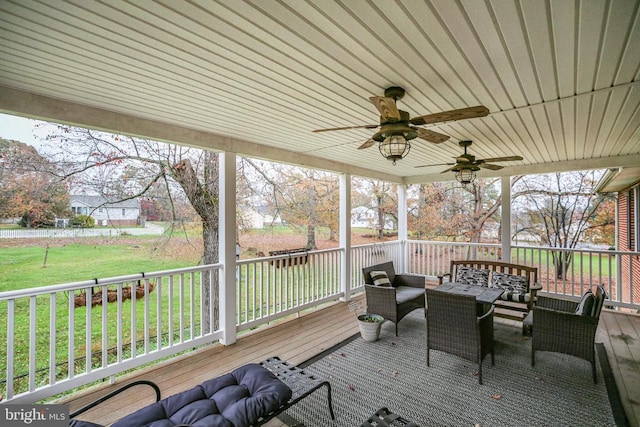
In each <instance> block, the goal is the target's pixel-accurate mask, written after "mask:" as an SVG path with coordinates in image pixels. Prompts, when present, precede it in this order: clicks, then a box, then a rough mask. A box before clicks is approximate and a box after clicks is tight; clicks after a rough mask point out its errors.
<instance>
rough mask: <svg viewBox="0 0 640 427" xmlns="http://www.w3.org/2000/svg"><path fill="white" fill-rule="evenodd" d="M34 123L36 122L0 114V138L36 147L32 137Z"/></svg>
mask: <svg viewBox="0 0 640 427" xmlns="http://www.w3.org/2000/svg"><path fill="white" fill-rule="evenodd" d="M36 122H37V121H36V120H32V119H25V118H23V117H19V116H11V115H8V114H0V138H4V139H12V140H15V141H19V142H24V143H25V144H29V145H36V140H35V138H34V137H33V126H34V125H35V124H36Z"/></svg>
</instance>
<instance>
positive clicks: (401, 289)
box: [396, 286, 424, 304]
mask: <svg viewBox="0 0 640 427" xmlns="http://www.w3.org/2000/svg"><path fill="white" fill-rule="evenodd" d="M420 296H422V297H424V289H420V288H412V287H411V286H398V287H397V288H396V303H398V304H402V303H404V302H407V301H411V300H412V299H414V298H417V297H420Z"/></svg>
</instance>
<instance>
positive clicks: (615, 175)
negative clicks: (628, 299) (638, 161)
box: [596, 167, 640, 303]
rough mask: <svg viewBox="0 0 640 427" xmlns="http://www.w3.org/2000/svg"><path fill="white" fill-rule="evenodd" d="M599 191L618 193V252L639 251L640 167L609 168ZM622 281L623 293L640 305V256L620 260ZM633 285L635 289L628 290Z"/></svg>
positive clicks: (620, 277)
mask: <svg viewBox="0 0 640 427" xmlns="http://www.w3.org/2000/svg"><path fill="white" fill-rule="evenodd" d="M596 191H597V192H599V193H616V248H615V249H616V250H617V251H621V252H640V167H631V168H620V169H610V170H609V171H607V173H606V174H605V175H604V176H603V177H602V179H601V180H600V182H599V183H598V186H597V188H596ZM620 264H621V265H619V280H620V283H621V284H622V292H625V293H626V295H629V292H630V291H631V292H632V293H633V299H634V301H633V302H634V303H638V302H640V257H636V256H633V257H621V260H620ZM630 286H632V287H633V289H629V287H630Z"/></svg>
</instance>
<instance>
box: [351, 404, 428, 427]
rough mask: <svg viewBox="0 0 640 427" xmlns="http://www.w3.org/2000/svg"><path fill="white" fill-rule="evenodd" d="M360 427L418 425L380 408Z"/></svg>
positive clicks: (404, 426)
mask: <svg viewBox="0 0 640 427" xmlns="http://www.w3.org/2000/svg"><path fill="white" fill-rule="evenodd" d="M360 427H418V425H417V424H415V423H413V422H411V421H409V420H407V419H405V418H402V417H401V416H400V415H397V414H394V413H393V412H391V411H389V410H388V409H387V408H380V409H378V410H377V411H376V413H375V414H373V415H372V416H371V417H369V419H368V420H367V421H365V422H364V423H362V424H361V425H360Z"/></svg>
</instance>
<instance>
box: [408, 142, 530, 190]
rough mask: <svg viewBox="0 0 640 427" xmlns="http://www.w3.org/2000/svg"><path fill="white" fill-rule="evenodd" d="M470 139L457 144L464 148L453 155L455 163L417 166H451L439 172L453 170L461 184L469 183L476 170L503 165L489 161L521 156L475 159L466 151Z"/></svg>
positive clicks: (513, 158) (512, 159) (501, 160)
mask: <svg viewBox="0 0 640 427" xmlns="http://www.w3.org/2000/svg"><path fill="white" fill-rule="evenodd" d="M471 144H472V141H460V142H459V143H458V145H460V147H462V148H464V154H461V155H459V156H458V157H455V159H456V162H455V163H436V164H433V165H420V166H416V167H417V168H424V167H427V166H451V167H450V168H449V169H445V170H443V171H442V172H441V173H447V172H450V171H453V172H455V173H456V180H458V182H460V183H462V184H463V185H466V184H470V183H471V181H473V179H474V178H475V174H476V172H477V171H479V170H480V169H481V168H482V169H491V170H500V169H502V168H503V167H504V166H500V165H494V164H492V163H489V162H510V161H518V160H522V157H521V156H505V157H492V158H489V159H476V157H475V156H474V155H471V154H469V153H467V147H470V146H471Z"/></svg>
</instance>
